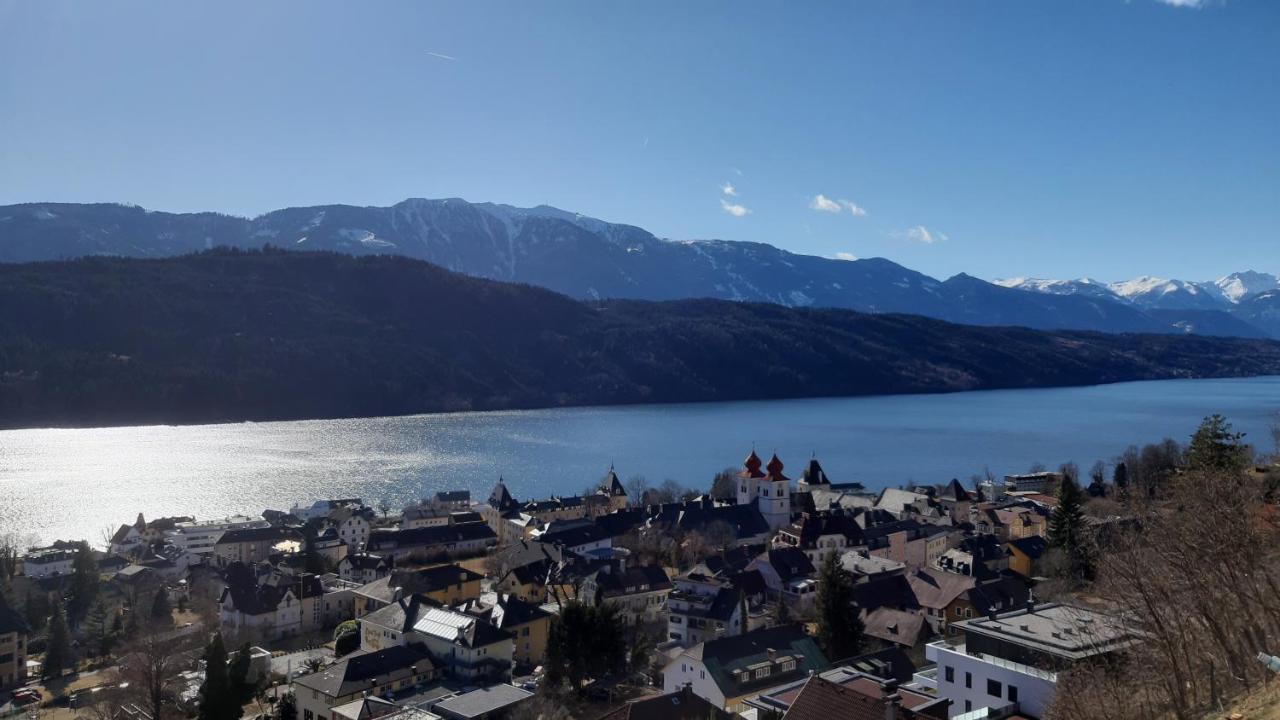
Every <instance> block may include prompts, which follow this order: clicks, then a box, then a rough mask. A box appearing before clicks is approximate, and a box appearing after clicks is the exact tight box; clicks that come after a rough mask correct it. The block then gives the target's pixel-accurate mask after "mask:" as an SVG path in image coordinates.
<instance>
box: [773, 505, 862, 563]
mask: <svg viewBox="0 0 1280 720" xmlns="http://www.w3.org/2000/svg"><path fill="white" fill-rule="evenodd" d="M860 544H862V528H861V527H859V526H858V523H857V522H855V521H854V519H853V516H852V515H848V514H846V513H845V512H844V511H843V510H830V511H825V512H814V513H804V514H803V515H802V516H801V517H800V519H798V520H796V521H795V522H794V523H792V524H790V525H788V526H786V527H783V528H781V529H779V530H778V534H777V535H775V536H774V539H773V545H774V547H793V548H799V549H800V550H802V551H804V554H805V555H808V556H809V561H810V562H812V563H813V564H814V565H815V566H818V565H821V564H822V563H823V562H824V561H825V560H826V559H827V558H828V557H830V556H832V555H836V556H839V555H843V554H844V553H845V551H846V550H848V549H849V548H851V547H854V546H857V545H860Z"/></svg>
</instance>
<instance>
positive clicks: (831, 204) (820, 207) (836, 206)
mask: <svg viewBox="0 0 1280 720" xmlns="http://www.w3.org/2000/svg"><path fill="white" fill-rule="evenodd" d="M809 209H810V210H817V211H819V212H826V213H838V212H840V211H841V210H842V209H843V208H841V207H840V203H838V202H836V201H835V200H831V199H830V198H828V197H827V196H825V195H823V194H822V193H818V194H817V195H815V196H814V198H813V200H812V201H810V202H809Z"/></svg>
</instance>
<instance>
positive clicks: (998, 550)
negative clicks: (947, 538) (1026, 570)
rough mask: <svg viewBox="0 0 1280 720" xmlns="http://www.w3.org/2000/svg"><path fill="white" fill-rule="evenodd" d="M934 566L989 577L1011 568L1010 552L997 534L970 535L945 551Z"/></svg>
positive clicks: (962, 573) (978, 576) (949, 570)
mask: <svg viewBox="0 0 1280 720" xmlns="http://www.w3.org/2000/svg"><path fill="white" fill-rule="evenodd" d="M934 566H935V567H939V568H942V569H943V570H947V571H948V572H954V573H959V574H961V575H972V576H974V577H977V578H989V577H994V576H995V575H998V574H1000V572H1001V571H1003V570H1007V569H1008V568H1009V552H1008V551H1007V550H1005V548H1004V545H1002V544H1001V542H1000V539H999V538H997V537H996V536H995V535H990V534H985V533H984V534H978V535H970V536H968V537H965V538H964V539H962V540H961V541H960V542H959V543H958V544H957V545H956V546H955V547H953V548H951V549H950V550H947V551H946V552H944V553H943V554H942V556H941V557H939V558H938V560H937V562H935V563H934Z"/></svg>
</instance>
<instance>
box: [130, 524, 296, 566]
mask: <svg viewBox="0 0 1280 720" xmlns="http://www.w3.org/2000/svg"><path fill="white" fill-rule="evenodd" d="M268 527H271V523H270V522H269V521H267V520H266V519H265V518H252V517H248V516H247V515H235V516H232V517H228V518H223V519H221V520H205V521H201V522H197V521H194V520H193V521H191V522H179V523H176V524H175V525H174V527H173V530H172V531H171V532H170V533H168V535H167V540H168V542H169V544H171V545H173V546H174V547H176V548H178V549H179V550H182V551H183V552H184V553H187V554H190V555H192V556H193V557H194V558H195V562H196V563H197V564H198V563H200V562H205V561H207V559H208V558H210V557H212V556H213V549H214V545H215V544H216V543H217V542H218V538H220V537H222V534H223V533H225V532H228V531H231V530H252V529H258V528H268ZM112 547H114V544H113V546H112ZM113 552H114V551H113Z"/></svg>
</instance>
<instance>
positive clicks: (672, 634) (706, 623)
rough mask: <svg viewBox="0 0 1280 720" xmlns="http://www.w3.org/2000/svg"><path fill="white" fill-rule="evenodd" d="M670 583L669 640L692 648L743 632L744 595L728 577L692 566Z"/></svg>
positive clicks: (668, 602) (668, 597) (668, 606)
mask: <svg viewBox="0 0 1280 720" xmlns="http://www.w3.org/2000/svg"><path fill="white" fill-rule="evenodd" d="M753 572H754V571H753ZM755 574H756V576H757V577H759V573H755ZM673 585H674V587H673V588H672V590H671V593H670V594H669V595H668V596H667V638H668V639H670V640H674V641H676V642H677V643H679V644H680V645H682V646H684V647H692V646H694V645H697V644H698V643H700V642H705V641H707V640H714V639H716V638H721V637H725V636H728V635H740V634H742V631H743V627H742V622H743V620H744V618H743V617H742V605H743V604H744V598H743V597H742V596H741V595H740V594H739V592H738V590H736V589H735V588H734V587H733V585H732V584H731V583H730V582H729V581H728V580H726V579H723V578H719V577H715V576H712V575H710V574H709V573H708V572H707V571H706V570H705V569H701V568H694V570H691V571H690V572H688V573H685V574H684V575H680V576H678V577H676V578H675V581H674V583H673Z"/></svg>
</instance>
